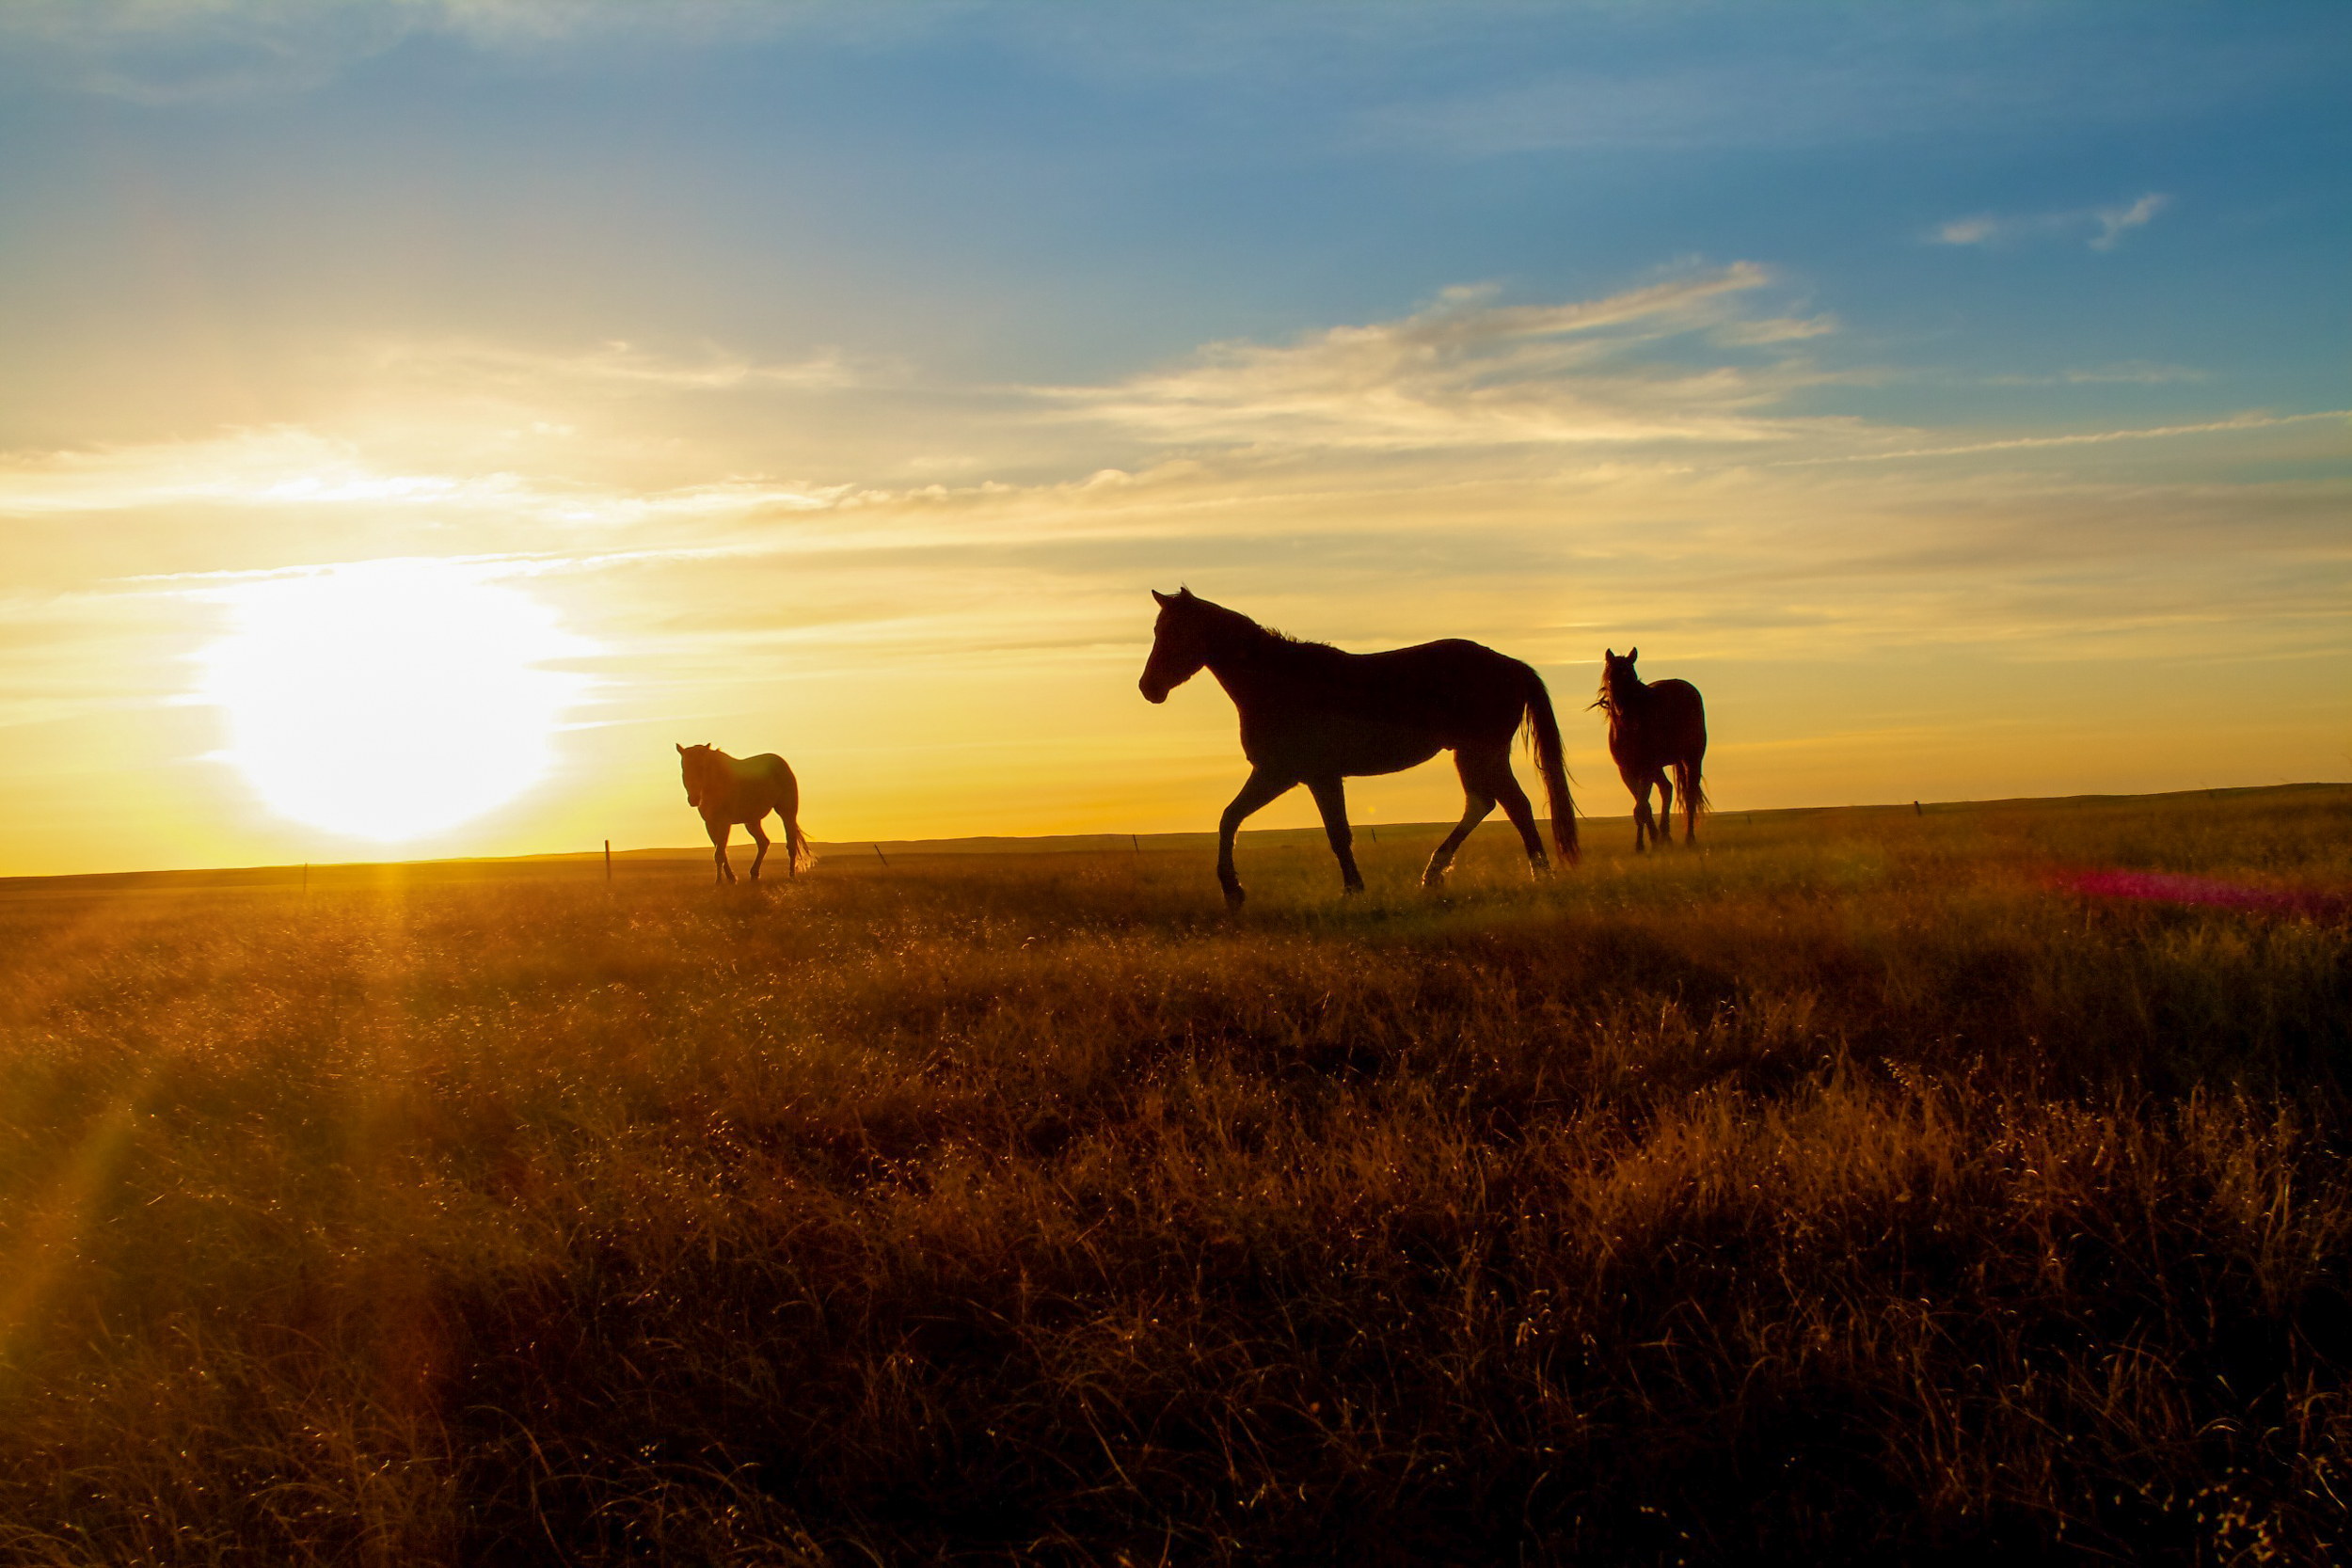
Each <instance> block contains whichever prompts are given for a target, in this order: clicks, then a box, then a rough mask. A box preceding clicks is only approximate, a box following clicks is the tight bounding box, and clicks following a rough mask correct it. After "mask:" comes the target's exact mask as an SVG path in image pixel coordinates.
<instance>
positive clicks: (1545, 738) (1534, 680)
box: [1519, 664, 1579, 865]
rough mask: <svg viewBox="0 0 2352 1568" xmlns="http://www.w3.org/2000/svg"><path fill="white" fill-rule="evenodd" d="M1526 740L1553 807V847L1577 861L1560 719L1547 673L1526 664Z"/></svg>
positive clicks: (1565, 858)
mask: <svg viewBox="0 0 2352 1568" xmlns="http://www.w3.org/2000/svg"><path fill="white" fill-rule="evenodd" d="M1519 668H1520V669H1522V670H1526V671H1527V744H1528V750H1530V751H1531V752H1534V753H1535V771H1536V772H1538V773H1540V774H1542V775H1543V779H1544V795H1545V797H1546V803H1547V804H1548V805H1549V807H1550V809H1551V847H1553V848H1554V849H1557V850H1558V851H1559V852H1560V858H1561V860H1562V861H1564V862H1565V863H1567V864H1569V865H1574V864H1575V863H1577V859H1578V855H1579V850H1578V849H1577V847H1576V801H1575V800H1574V799H1573V798H1572V797H1571V796H1570V795H1569V794H1568V765H1567V758H1566V753H1565V752H1563V751H1562V750H1561V747H1560V721H1559V720H1558V719H1557V718H1555V717H1554V716H1553V714H1552V711H1551V693H1550V692H1549V691H1547V690H1545V689H1544V677H1543V676H1541V675H1539V674H1537V673H1535V672H1534V670H1533V669H1532V668H1530V667H1529V666H1527V665H1524V664H1522V665H1520V666H1519Z"/></svg>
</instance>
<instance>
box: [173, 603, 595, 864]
mask: <svg viewBox="0 0 2352 1568" xmlns="http://www.w3.org/2000/svg"><path fill="white" fill-rule="evenodd" d="M482 575H483V574H482V573H481V571H480V570H479V569H477V568H472V567H468V566H462V565H456V564H453V563H450V562H432V561H383V562H366V563H364V564H360V565H356V566H339V567H336V568H334V569H333V570H331V571H326V572H321V573H318V574H316V575H313V576H308V577H301V578H278V579H274V580H271V581H268V582H260V583H252V584H248V585H246V586H243V587H240V588H237V589H235V590H232V591H231V592H230V594H229V595H228V596H229V597H230V601H231V603H233V605H234V606H235V609H236V613H237V624H236V626H235V629H234V630H232V631H231V632H230V635H229V636H228V637H226V638H224V639H223V640H222V641H219V642H217V643H215V644H214V646H213V647H212V648H211V649H210V650H209V651H208V652H207V654H206V656H205V664H206V666H207V673H206V678H205V681H204V692H205V695H206V696H207V697H208V698H209V699H210V700H212V701H214V702H216V703H218V704H220V705H221V706H223V707H224V708H226V709H227V710H228V713H229V722H230V745H229V749H228V752H227V753H226V754H227V756H228V758H229V760H230V761H232V762H234V763H235V764H236V765H237V766H238V768H241V769H243V770H244V772H245V775H246V778H248V779H249V780H251V781H252V784H253V787H254V788H255V789H256V790H257V791H258V792H259V793H260V794H261V797H262V800H264V801H266V802H267V803H268V805H269V807H270V809H271V810H273V811H276V812H278V813H280V814H282V815H284V816H290V817H293V818H294V819H295V820H296V821H300V822H307V823H309V824H310V825H311V826H312V827H317V828H325V829H327V830H329V831H331V832H338V833H348V834H351V835H352V836H354V837H358V838H369V839H376V840H379V841H389V840H396V839H411V838H417V837H421V836H422V835H423V834H426V833H430V832H436V831H437V830H439V829H443V828H449V827H454V826H455V825H456V824H458V823H460V822H464V821H466V820H468V819H469V818H470V817H474V816H480V815H481V814H482V813H484V812H485V811H488V810H489V809H490V808H491V807H493V806H496V805H499V804H501V803H502V802H504V801H506V800H512V799H514V798H515V797H516V795H518V794H520V793H521V792H522V791H524V790H525V789H528V788H530V787H531V785H532V784H535V783H537V782H538V781H539V779H540V778H542V777H543V776H544V775H545V774H546V773H547V770H548V764H549V762H550V761H551V758H552V746H551V741H552V736H553V732H554V730H555V726H556V723H557V721H558V720H559V719H560V718H561V717H562V714H563V711H564V707H565V706H566V705H569V704H570V703H571V702H572V701H573V700H574V699H575V698H576V697H577V696H578V695H579V692H580V687H581V685H582V681H581V678H580V676H578V675H573V674H567V673H562V672H559V671H555V670H550V669H548V668H547V667H546V666H547V664H548V661H549V660H551V659H555V658H560V657H565V656H572V655H577V654H578V653H580V651H582V645H581V643H580V641H579V640H578V639H576V638H574V637H571V636H569V635H567V634H566V633H565V632H564V630H563V629H562V628H561V627H560V626H558V625H557V624H556V621H555V617H554V615H553V613H552V612H551V611H549V610H548V609H547V607H546V606H544V605H542V604H539V603H538V602H537V601H535V600H533V599H532V598H531V597H530V596H529V595H528V594H522V593H520V592H518V591H516V590H515V589H513V588H508V587H502V586H499V585H496V584H492V583H488V582H485V581H483V580H482Z"/></svg>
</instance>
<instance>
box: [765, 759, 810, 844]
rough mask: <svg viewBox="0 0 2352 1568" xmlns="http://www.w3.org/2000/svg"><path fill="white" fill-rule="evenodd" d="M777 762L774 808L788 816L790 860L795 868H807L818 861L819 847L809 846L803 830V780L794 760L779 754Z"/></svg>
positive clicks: (785, 827)
mask: <svg viewBox="0 0 2352 1568" xmlns="http://www.w3.org/2000/svg"><path fill="white" fill-rule="evenodd" d="M775 764H776V767H775V773H776V779H775V784H776V793H775V805H774V806H773V807H771V810H773V811H774V812H775V814H776V815H777V816H779V817H782V818H783V819H784V852H785V857H786V862H787V864H789V865H790V866H791V868H792V869H793V870H794V871H795V872H801V871H806V870H807V869H808V868H809V867H810V866H812V865H815V864H816V863H817V851H816V850H814V849H811V848H810V847H808V835H807V834H806V833H804V832H801V781H800V779H799V778H798V777H797V776H796V775H795V774H794V773H793V771H792V765H791V764H790V763H788V762H787V761H785V760H784V759H783V758H782V757H777V758H776V759H775Z"/></svg>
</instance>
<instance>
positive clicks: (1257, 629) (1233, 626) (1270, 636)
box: [1193, 599, 1337, 652]
mask: <svg viewBox="0 0 2352 1568" xmlns="http://www.w3.org/2000/svg"><path fill="white" fill-rule="evenodd" d="M1193 602H1194V604H1196V605H1197V606H1199V607H1200V609H1202V610H1214V611H1215V612H1216V615H1217V616H1221V617H1224V625H1225V626H1226V627H1227V629H1228V630H1232V631H1237V632H1240V633H1242V634H1243V635H1245V636H1251V637H1255V638H1262V639H1263V640H1264V641H1268V642H1273V643H1275V644H1277V645H1279V646H1281V647H1285V648H1322V649H1325V650H1327V651H1331V652H1337V650H1336V649H1334V648H1332V646H1331V644H1330V643H1328V642H1315V641H1309V640H1308V639H1306V638H1304V637H1293V636H1292V635H1291V634H1290V633H1289V632H1286V631H1277V630H1276V629H1275V628H1274V627H1272V626H1266V625H1265V624H1263V622H1259V621H1253V620H1251V619H1250V618H1249V617H1248V616H1247V615H1244V614H1243V613H1242V612H1241V611H1240V610H1229V609H1227V608H1226V607H1225V606H1224V605H1221V604H1217V603H1216V602H1214V601H1212V600H1209V599H1195V600H1194V601H1193Z"/></svg>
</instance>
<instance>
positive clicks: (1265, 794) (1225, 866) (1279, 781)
mask: <svg viewBox="0 0 2352 1568" xmlns="http://www.w3.org/2000/svg"><path fill="white" fill-rule="evenodd" d="M1297 782H1298V781H1297V780H1296V779H1286V778H1284V777H1282V776H1281V775H1280V774H1279V773H1269V772H1267V771H1266V770H1265V769H1264V768H1257V769H1256V770H1254V771H1253V772H1251V773H1250V775H1249V777H1248V780H1247V781H1246V782H1244V784H1242V786H1241V793H1240V794H1239V795H1236V796H1234V797H1233V803H1232V805H1229V806H1227V807H1226V808H1225V815H1224V816H1222V817H1221V818H1219V819H1218V821H1217V825H1216V882H1217V886H1219V887H1221V888H1223V889H1224V890H1225V907H1226V909H1228V910H1229V911H1232V912H1234V913H1236V914H1238V913H1239V912H1241V904H1242V891H1241V879H1240V878H1239V877H1238V876H1236V875H1234V873H1233V835H1234V834H1235V833H1237V832H1241V825H1242V823H1244V822H1245V821H1247V820H1248V817H1249V814H1250V813H1252V812H1254V811H1256V810H1257V809H1258V808H1259V807H1261V806H1263V805H1265V804H1267V803H1269V802H1270V801H1272V800H1276V799H1277V798H1278V797H1279V796H1280V795H1281V794H1282V793H1283V791H1285V790H1287V789H1289V788H1290V787H1291V785H1293V784H1296V783H1297Z"/></svg>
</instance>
